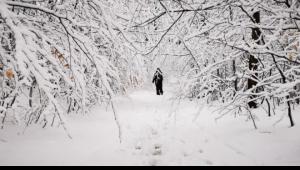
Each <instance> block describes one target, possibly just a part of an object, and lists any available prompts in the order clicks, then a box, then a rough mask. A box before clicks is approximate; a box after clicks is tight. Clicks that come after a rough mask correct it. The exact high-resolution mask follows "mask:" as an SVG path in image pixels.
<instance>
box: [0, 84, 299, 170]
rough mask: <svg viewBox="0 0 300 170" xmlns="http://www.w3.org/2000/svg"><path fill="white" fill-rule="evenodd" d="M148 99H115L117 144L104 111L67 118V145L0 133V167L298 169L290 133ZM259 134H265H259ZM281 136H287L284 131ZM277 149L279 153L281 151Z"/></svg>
mask: <svg viewBox="0 0 300 170" xmlns="http://www.w3.org/2000/svg"><path fill="white" fill-rule="evenodd" d="M171 96H172V91H167V93H166V95H165V96H156V95H155V94H154V90H153V89H151V88H148V89H143V90H139V91H137V92H133V93H132V94H131V95H130V96H128V97H120V98H118V99H116V101H115V106H116V111H117V113H118V115H119V119H120V122H121V125H122V138H123V143H122V144H119V140H118V130H117V126H116V124H115V122H114V117H113V114H112V112H111V110H107V111H106V109H105V108H95V109H94V111H93V112H92V113H91V114H90V115H87V116H84V117H82V115H78V116H72V117H70V118H68V119H69V120H68V125H69V127H70V132H71V134H72V136H73V139H72V140H69V139H68V138H67V137H66V135H65V133H64V132H63V130H62V129H61V128H48V129H45V130H41V129H40V128H38V127H33V128H29V129H27V130H26V132H25V133H24V134H23V133H20V132H22V131H23V130H20V129H17V128H13V127H7V129H5V130H3V131H0V139H1V140H0V165H152V166H156V165H205V166H211V165H300V137H298V136H295V135H291V134H298V133H299V128H298V129H287V128H280V127H279V128H276V130H275V129H268V132H269V133H260V131H253V130H252V129H251V123H244V122H243V121H240V120H232V118H230V119H229V118H228V119H225V120H224V121H222V122H221V123H216V122H215V119H214V116H212V115H211V114H209V113H210V112H211V111H209V110H207V109H205V108H203V109H202V110H201V112H200V116H199V118H198V119H197V121H195V116H196V115H198V111H199V108H197V107H196V106H195V104H194V103H192V102H189V101H184V102H182V103H180V104H179V103H177V102H175V103H174V102H173V101H172V100H170V98H171ZM261 132H265V131H261ZM287 132H288V133H287ZM282 146H284V148H282Z"/></svg>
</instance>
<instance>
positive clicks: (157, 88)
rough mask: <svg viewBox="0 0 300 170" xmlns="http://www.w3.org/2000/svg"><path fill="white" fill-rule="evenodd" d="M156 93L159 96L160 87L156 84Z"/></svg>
mask: <svg viewBox="0 0 300 170" xmlns="http://www.w3.org/2000/svg"><path fill="white" fill-rule="evenodd" d="M156 94H157V95H158V96H159V95H160V89H159V86H158V85H156Z"/></svg>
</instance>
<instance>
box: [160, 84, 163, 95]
mask: <svg viewBox="0 0 300 170" xmlns="http://www.w3.org/2000/svg"><path fill="white" fill-rule="evenodd" d="M159 94H160V95H164V91H163V86H162V84H159Z"/></svg>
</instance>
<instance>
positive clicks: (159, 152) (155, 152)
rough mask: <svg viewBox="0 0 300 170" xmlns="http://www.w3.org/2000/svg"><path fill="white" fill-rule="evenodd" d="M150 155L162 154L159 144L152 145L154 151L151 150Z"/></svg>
mask: <svg viewBox="0 0 300 170" xmlns="http://www.w3.org/2000/svg"><path fill="white" fill-rule="evenodd" d="M152 155H153V156H161V155H162V149H161V145H159V144H156V145H154V151H153V153H152Z"/></svg>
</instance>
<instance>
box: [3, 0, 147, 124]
mask: <svg viewBox="0 0 300 170" xmlns="http://www.w3.org/2000/svg"><path fill="white" fill-rule="evenodd" d="M110 5H111V3H110V1H103V2H102V1H97V0H88V1H87V0H72V1H66V0H44V1H22V0H1V1H0V40H1V46H0V84H1V85H0V87H1V88H0V106H1V107H0V118H1V124H2V126H3V125H4V123H5V120H6V119H7V118H8V117H9V118H12V117H13V119H14V120H15V121H16V122H17V123H19V124H25V125H30V124H32V123H39V124H42V125H43V126H48V125H52V126H53V125H54V124H56V123H59V124H60V125H62V126H63V127H64V128H66V126H65V121H64V116H65V113H84V114H85V113H86V112H87V111H88V109H89V108H91V106H93V105H95V104H96V103H99V102H110V100H111V99H112V97H113V96H114V95H115V94H117V93H125V92H126V89H127V88H129V87H131V86H138V85H139V84H141V83H142V81H143V79H142V75H143V72H142V70H140V69H139V68H141V67H142V65H143V60H141V59H139V58H138V56H137V54H136V52H135V51H134V50H132V49H131V47H130V46H129V45H128V43H126V42H127V41H126V40H125V37H124V36H122V35H121V34H120V33H121V31H122V30H123V29H124V28H121V26H119V25H117V24H116V23H117V22H116V21H117V20H115V18H116V16H115V15H114V14H113V13H111V11H110V10H111V6H110Z"/></svg>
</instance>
